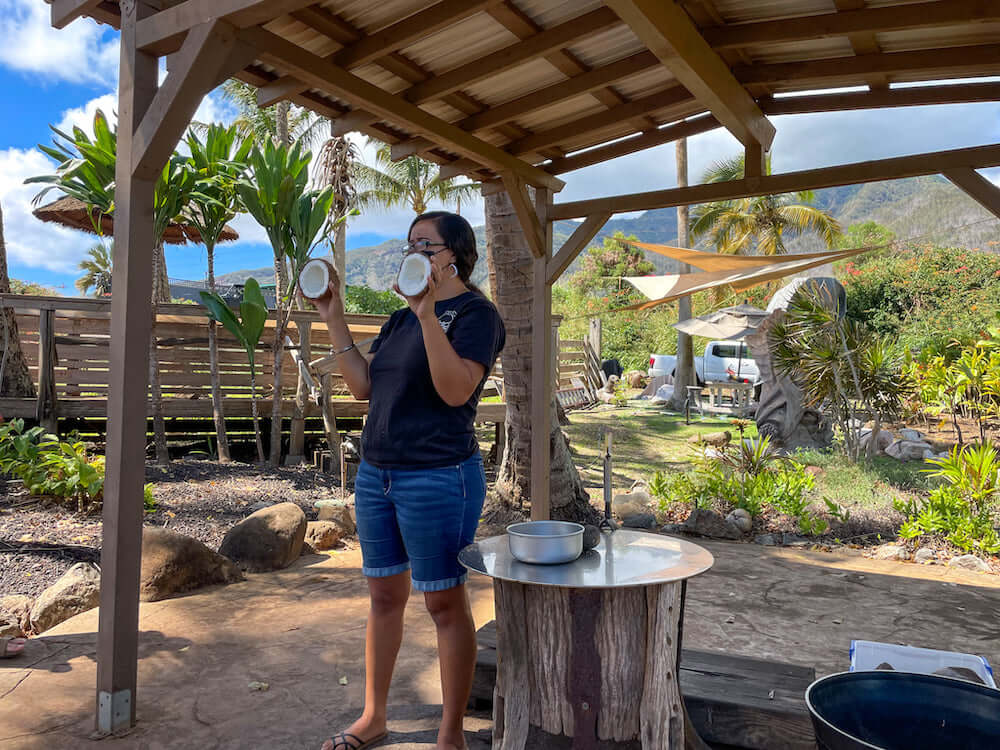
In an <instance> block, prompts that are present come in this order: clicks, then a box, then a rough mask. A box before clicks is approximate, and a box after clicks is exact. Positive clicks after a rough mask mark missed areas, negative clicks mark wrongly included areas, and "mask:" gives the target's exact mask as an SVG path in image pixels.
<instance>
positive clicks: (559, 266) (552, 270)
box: [545, 211, 611, 284]
mask: <svg viewBox="0 0 1000 750" xmlns="http://www.w3.org/2000/svg"><path fill="white" fill-rule="evenodd" d="M610 218H611V214H610V213H608V212H607V211H605V212H604V213H600V214H592V215H590V216H588V217H587V218H586V219H584V220H583V221H582V222H581V223H580V226H578V227H577V228H576V229H574V230H573V234H571V235H570V236H569V237H568V238H567V239H566V241H565V242H564V243H563V245H562V247H561V248H559V252H557V253H556V254H555V255H553V256H552V259H551V260H550V261H549V262H548V264H546V266H545V275H546V277H547V278H548V283H549V284H554V283H556V281H558V280H559V277H560V276H562V275H563V272H564V271H565V270H566V269H567V268H569V264H570V263H572V262H573V261H574V260H575V259H576V256H578V255H579V254H580V252H581V251H582V250H583V248H585V247H586V246H587V243H589V242H590V241H591V240H592V239H594V237H595V235H597V233H598V232H600V231H601V227H603V226H604V225H605V224H607V223H608V219H610Z"/></svg>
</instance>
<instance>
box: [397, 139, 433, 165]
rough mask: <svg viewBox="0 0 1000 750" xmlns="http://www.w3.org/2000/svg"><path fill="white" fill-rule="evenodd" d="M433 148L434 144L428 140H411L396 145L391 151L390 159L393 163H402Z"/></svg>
mask: <svg viewBox="0 0 1000 750" xmlns="http://www.w3.org/2000/svg"><path fill="white" fill-rule="evenodd" d="M433 147H434V144H433V143H431V142H430V141H429V140H427V139H426V138H411V139H410V140H408V141H402V142H401V143H394V144H393V145H392V148H391V149H389V158H390V159H391V160H392V161H402V160H403V159H407V158H409V157H411V156H416V155H417V154H419V153H420V152H421V151H426V150H427V149H430V148H433Z"/></svg>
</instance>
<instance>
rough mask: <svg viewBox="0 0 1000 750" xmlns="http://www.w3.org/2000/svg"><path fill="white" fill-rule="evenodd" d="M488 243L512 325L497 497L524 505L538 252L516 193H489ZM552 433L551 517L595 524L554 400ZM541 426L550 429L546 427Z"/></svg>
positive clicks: (498, 293) (505, 359) (493, 284)
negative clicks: (522, 221)
mask: <svg viewBox="0 0 1000 750" xmlns="http://www.w3.org/2000/svg"><path fill="white" fill-rule="evenodd" d="M486 245H487V261H488V264H489V273H490V289H491V290H492V291H493V295H494V299H495V301H496V305H497V308H498V310H499V311H500V315H501V317H502V318H503V320H504V323H505V325H506V328H507V343H506V346H505V347H504V351H503V354H502V355H501V362H502V364H503V378H504V396H505V399H506V401H507V417H506V421H505V424H504V430H505V432H506V440H505V445H506V447H505V449H504V454H503V457H502V458H501V461H500V469H499V472H498V474H497V481H496V485H495V488H494V489H495V501H498V502H499V503H500V504H501V506H505V507H507V508H511V507H521V506H522V504H523V500H524V498H529V497H531V431H532V427H533V425H532V424H531V393H530V384H531V368H532V365H533V363H532V362H531V337H532V328H531V321H532V317H531V311H532V305H533V295H532V287H531V276H530V274H528V275H525V272H524V271H523V270H522V269H524V268H526V267H530V265H531V261H532V256H531V251H530V250H529V249H528V243H527V240H526V239H525V236H524V233H523V231H522V230H521V225H520V223H519V222H518V219H517V216H516V214H515V212H514V208H513V206H512V204H511V202H510V197H509V196H508V195H507V193H505V192H498V193H494V194H493V195H490V196H487V197H486ZM550 414H551V417H550V419H549V425H548V430H549V436H550V441H549V442H550V446H551V450H552V459H551V460H552V464H551V477H552V479H551V481H552V484H551V495H550V503H551V516H552V518H554V519H560V520H574V521H584V522H588V523H591V522H594V521H595V520H596V519H598V518H599V516H600V514H599V513H598V512H597V511H596V509H595V508H593V507H592V506H591V505H590V497H589V496H588V495H587V492H586V490H584V488H583V483H582V482H581V481H580V475H579V473H578V472H577V470H576V466H574V465H573V459H572V456H571V454H570V450H569V442H568V441H567V439H566V435H565V434H564V433H563V431H562V429H561V428H560V427H559V421H558V417H557V415H556V408H555V399H552V406H551V409H550ZM535 427H536V428H541V429H545V427H544V426H543V425H535Z"/></svg>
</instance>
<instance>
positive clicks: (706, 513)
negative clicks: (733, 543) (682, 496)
mask: <svg viewBox="0 0 1000 750" xmlns="http://www.w3.org/2000/svg"><path fill="white" fill-rule="evenodd" d="M684 531H686V532H687V533H689V534H698V535H699V536H707V537H710V538H712V539H739V538H740V537H741V536H743V534H742V532H740V530H739V527H737V526H736V524H734V523H732V522H730V521H727V520H726V519H725V518H723V517H722V514H721V513H716V512H715V511H714V510H707V509H705V508H695V509H694V510H692V511H691V515H690V516H688V519H687V520H686V521H685V522H684Z"/></svg>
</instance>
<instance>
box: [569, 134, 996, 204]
mask: <svg viewBox="0 0 1000 750" xmlns="http://www.w3.org/2000/svg"><path fill="white" fill-rule="evenodd" d="M995 166H1000V144H995V145H992V146H977V147H975V148H961V149H955V150H951V151H934V152H930V153H926V154H915V155H913V156H899V157H895V158H892V159H878V160H875V161H865V162H856V163H854V164H842V165H840V166H836V167H822V168H820V169H807V170H803V171H799V172H786V173H785V174H776V175H767V176H766V177H761V178H759V179H758V180H756V181H755V182H756V184H755V185H751V184H750V183H749V181H748V180H745V179H743V180H732V181H729V182H713V183H708V184H705V185H693V186H691V187H685V188H673V189H671V190H656V191H652V192H648V193H632V194H630V195H617V196H614V197H611V198H596V199H593V200H582V201H573V202H570V203H557V204H555V205H554V206H553V208H552V213H551V216H552V219H553V221H558V220H560V219H573V218H577V217H581V216H590V215H591V214H595V213H600V212H603V211H611V212H613V213H625V212H628V211H649V210H651V209H654V208H669V207H671V206H685V205H694V204H698V203H710V202H712V201H723V200H735V199H737V198H747V197H750V196H755V195H777V194H779V193H794V192H797V191H799V190H820V189H822V188H829V187H839V186H841V185H858V184H861V183H864V182H881V181H882V180H896V179H902V178H904V177H918V176H920V175H928V174H943V173H945V172H947V171H949V170H953V169H961V168H971V169H976V168H985V167H995Z"/></svg>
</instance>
